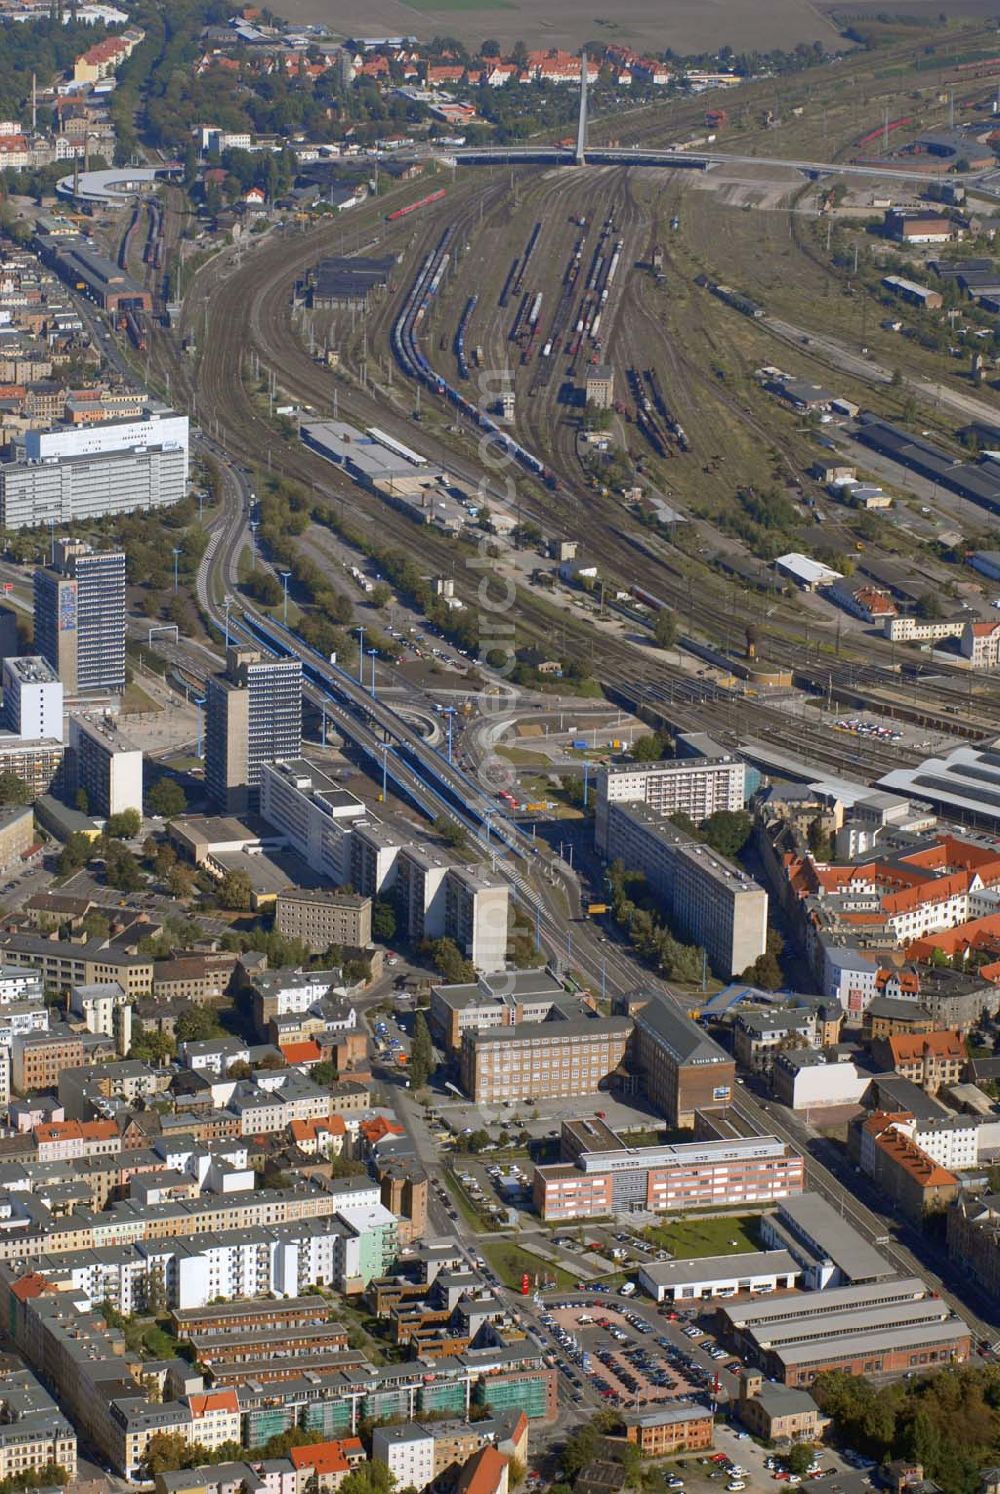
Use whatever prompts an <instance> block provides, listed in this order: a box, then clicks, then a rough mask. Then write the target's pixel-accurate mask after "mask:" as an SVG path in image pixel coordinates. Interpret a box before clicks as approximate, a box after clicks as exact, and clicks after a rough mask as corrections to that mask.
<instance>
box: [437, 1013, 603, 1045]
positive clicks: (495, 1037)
mask: <svg viewBox="0 0 1000 1494" xmlns="http://www.w3.org/2000/svg"><path fill="white" fill-rule="evenodd" d="M631 1031H632V1018H631V1017H597V1016H595V1017H571V1018H570V1019H569V1020H568V1021H566V1022H518V1023H516V1024H515V1026H513V1027H488V1028H486V1029H485V1030H484V1031H482V1032H467V1033H466V1034H465V1036H466V1039H467V1041H469V1042H472V1043H516V1042H519V1041H520V1042H524V1041H525V1040H528V1041H530V1042H533V1043H541V1042H555V1041H557V1040H559V1039H561V1038H574V1037H592V1038H595V1039H596V1038H600V1037H613V1036H616V1035H618V1034H626V1033H629V1032H631Z"/></svg>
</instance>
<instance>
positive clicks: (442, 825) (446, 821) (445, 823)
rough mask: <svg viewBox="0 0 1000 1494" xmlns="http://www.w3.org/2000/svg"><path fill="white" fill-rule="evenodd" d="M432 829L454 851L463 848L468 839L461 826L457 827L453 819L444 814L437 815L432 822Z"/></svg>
mask: <svg viewBox="0 0 1000 1494" xmlns="http://www.w3.org/2000/svg"><path fill="white" fill-rule="evenodd" d="M434 829H435V830H436V831H437V833H438V835H440V837H441V839H442V840H443V841H444V842H445V843H446V844H447V845H449V846H452V847H454V849H455V850H458V849H460V847H462V846H464V845H465V843H466V841H467V839H468V837H467V835H466V833H465V830H464V829H463V827H462V826H461V825H457V824H456V823H455V821H454V820H453V819H451V818H450V817H449V816H448V815H446V814H439V815H438V817H437V819H436V820H435V821H434Z"/></svg>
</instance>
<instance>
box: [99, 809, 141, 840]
mask: <svg viewBox="0 0 1000 1494" xmlns="http://www.w3.org/2000/svg"><path fill="white" fill-rule="evenodd" d="M141 829H142V815H141V814H140V813H139V811H138V810H137V809H123V810H122V811H121V813H120V814H113V815H110V816H109V818H108V821H107V823H106V824H105V826H104V833H105V835H112V836H115V837H116V838H117V839H119V840H134V839H135V837H136V836H137V835H138V834H139V831H140V830H141Z"/></svg>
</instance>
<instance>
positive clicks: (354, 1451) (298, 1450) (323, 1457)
mask: <svg viewBox="0 0 1000 1494" xmlns="http://www.w3.org/2000/svg"><path fill="white" fill-rule="evenodd" d="M288 1456H289V1457H290V1458H291V1460H292V1464H293V1466H294V1467H295V1468H297V1469H298V1468H313V1469H315V1471H316V1473H317V1474H324V1473H349V1472H350V1469H351V1462H352V1461H354V1462H357V1461H358V1460H359V1459H361V1458H363V1457H364V1447H363V1446H362V1443H361V1439H360V1438H359V1437H340V1438H338V1439H337V1440H336V1441H334V1442H314V1443H312V1444H311V1445H310V1446H308V1447H293V1448H290V1449H289V1453H288Z"/></svg>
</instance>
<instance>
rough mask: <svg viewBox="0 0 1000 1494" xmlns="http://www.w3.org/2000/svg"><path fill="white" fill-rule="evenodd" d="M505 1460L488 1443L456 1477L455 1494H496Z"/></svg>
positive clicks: (505, 1463) (474, 1454) (505, 1464)
mask: <svg viewBox="0 0 1000 1494" xmlns="http://www.w3.org/2000/svg"><path fill="white" fill-rule="evenodd" d="M506 1466H507V1459H506V1458H505V1457H504V1455H503V1453H499V1452H497V1450H496V1448H495V1447H492V1446H491V1445H490V1444H489V1443H487V1445H486V1446H485V1447H481V1448H480V1449H479V1451H478V1452H475V1453H473V1455H472V1457H471V1458H469V1460H468V1462H467V1463H466V1464H465V1466H464V1467H463V1468H462V1471H461V1473H460V1474H459V1475H458V1482H457V1484H456V1494H496V1491H497V1489H498V1488H499V1487H500V1483H501V1480H502V1479H503V1474H504V1469H505V1468H506Z"/></svg>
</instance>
